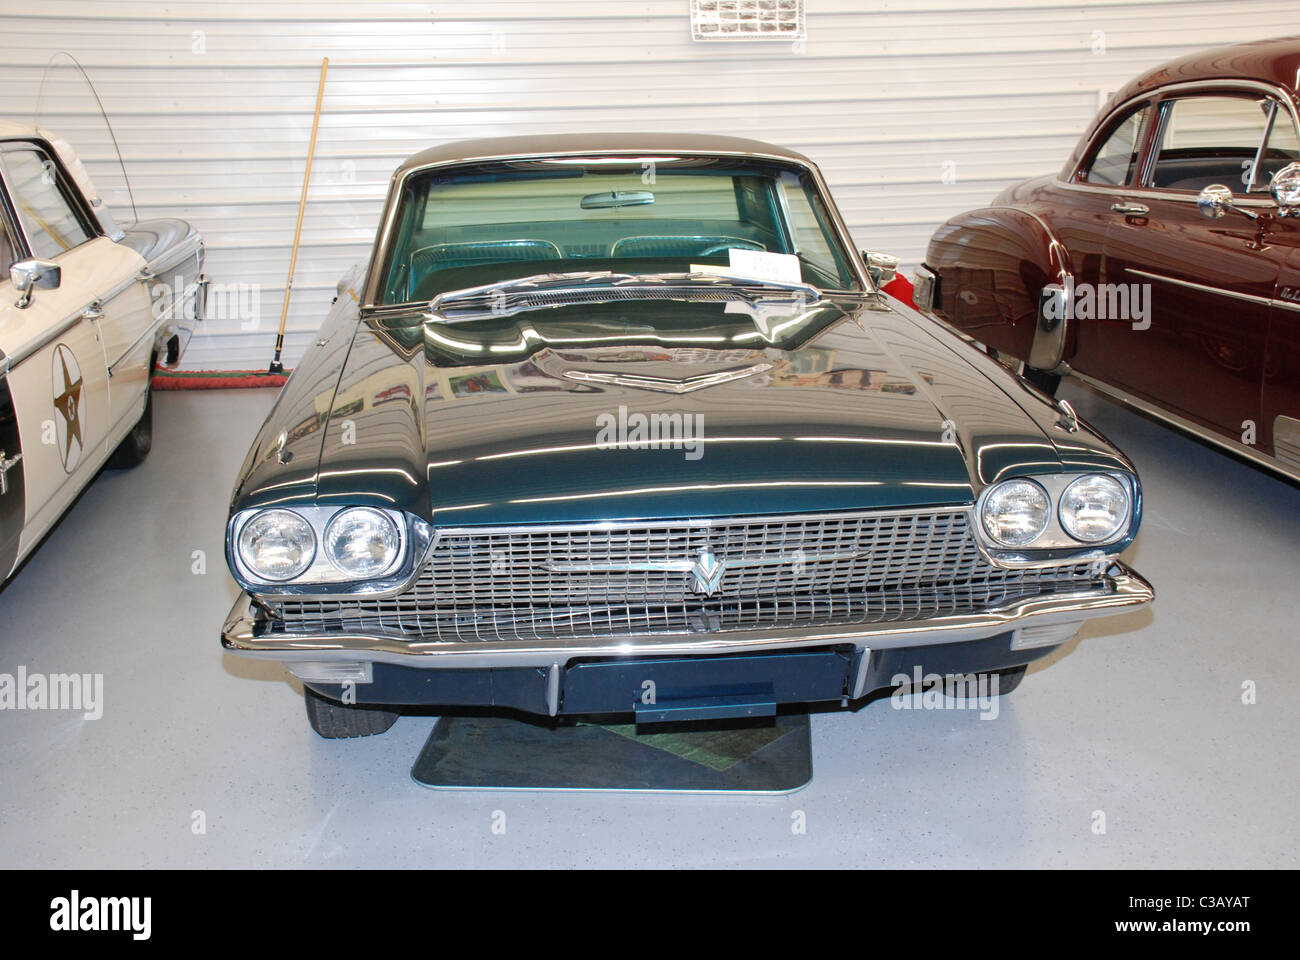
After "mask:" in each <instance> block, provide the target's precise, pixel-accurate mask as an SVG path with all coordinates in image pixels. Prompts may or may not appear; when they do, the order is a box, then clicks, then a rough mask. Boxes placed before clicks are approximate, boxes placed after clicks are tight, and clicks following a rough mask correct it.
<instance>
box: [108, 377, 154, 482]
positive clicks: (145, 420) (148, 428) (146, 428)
mask: <svg viewBox="0 0 1300 960" xmlns="http://www.w3.org/2000/svg"><path fill="white" fill-rule="evenodd" d="M152 449H153V384H152V383H150V385H149V387H147V388H146V393H145V400H144V413H142V414H140V419H139V420H138V421H136V424H135V426H134V427H132V428H131V432H130V433H128V434H127V435H126V436H125V437H123V438H122V442H121V443H119V444H118V445H117V449H116V450H114V451H113V455H112V456H111V457H110V458H109V460H108V466H109V469H111V470H127V469H129V468H131V467H137V466H139V465H140V464H142V463H144V458H145V457H147V456H149V451H150V450H152Z"/></svg>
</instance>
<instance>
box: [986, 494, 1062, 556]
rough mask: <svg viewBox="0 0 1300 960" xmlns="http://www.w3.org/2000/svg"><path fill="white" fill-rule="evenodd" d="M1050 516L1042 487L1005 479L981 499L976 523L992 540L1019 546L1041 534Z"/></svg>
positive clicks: (1050, 507)
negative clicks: (982, 525)
mask: <svg viewBox="0 0 1300 960" xmlns="http://www.w3.org/2000/svg"><path fill="white" fill-rule="evenodd" d="M1051 516H1052V504H1051V501H1049V500H1048V499H1047V491H1046V490H1044V489H1043V488H1042V487H1041V486H1039V485H1038V484H1037V483H1035V482H1034V481H1032V480H1007V481H1005V482H1003V483H999V484H998V485H997V486H996V487H994V488H993V489H992V490H990V491H989V493H988V495H987V496H986V497H985V498H984V506H983V508H982V509H981V511H980V522H981V523H983V524H984V532H985V533H987V534H988V535H989V539H990V540H992V541H993V542H994V543H998V544H1001V545H1002V546H1004V547H1023V546H1025V545H1027V544H1030V543H1033V542H1034V541H1035V540H1037V539H1038V538H1039V537H1040V536H1042V534H1043V531H1044V530H1046V529H1047V521H1048V520H1049V519H1050V518H1051Z"/></svg>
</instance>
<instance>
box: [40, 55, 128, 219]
mask: <svg viewBox="0 0 1300 960" xmlns="http://www.w3.org/2000/svg"><path fill="white" fill-rule="evenodd" d="M59 57H67V58H68V59H69V60H71V61H72V65H73V66H74V67H76V68H77V71H78V72H79V73H80V74H81V79H83V80H85V81H86V86H88V87H90V94H91V96H93V97H94V98H95V104H96V105H97V106H98V107H99V115H100V116H101V117H103V118H104V126H106V127H108V136H109V138H110V139H111V140H112V141H113V150H114V152H116V153H117V165H118V166H119V167H121V168H122V179H123V180H124V181H125V182H126V195H127V196H128V197H130V199H131V216H132V217H134V218H135V219H134V220H133V221H132V225H133V226H134V225H135V224H137V223H139V222H140V213H139V211H137V210H136V208H135V191H134V190H132V189H131V178H130V177H128V176H127V175H126V164H125V163H123V162H122V148H121V147H119V146H118V145H117V133H116V132H115V131H114V130H113V124H112V123H111V122H110V121H109V119H108V112H107V111H106V110H105V109H104V101H102V100H100V99H99V91H98V90H96V89H95V85H94V84H93V83H91V81H90V76H89V74H87V73H86V68H85V67H83V66H82V65H81V64H80V63H78V62H77V58H76V57H74V56H73V55H72V54H70V53H68V52H67V51H66V50H60V51H59V52H58V53H56V54H55V55H54V56H52V57H50V59H49V60H48V61H46V63H45V71H44V72H43V73H42V74H41V87H40V89H39V90H38V91H37V93H36V110H35V112H34V113H33V114H32V123H33V124H37V123H39V122H40V117H41V104H42V103H43V102H44V100H45V81H46V80H48V79H49V77H50V67H52V66H54V61H55V60H57V59H59Z"/></svg>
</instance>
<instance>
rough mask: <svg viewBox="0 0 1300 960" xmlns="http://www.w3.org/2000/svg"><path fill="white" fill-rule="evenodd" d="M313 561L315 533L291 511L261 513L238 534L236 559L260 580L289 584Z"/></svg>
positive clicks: (266, 511)
mask: <svg viewBox="0 0 1300 960" xmlns="http://www.w3.org/2000/svg"><path fill="white" fill-rule="evenodd" d="M315 557H316V533H315V532H314V531H313V530H312V528H311V524H309V523H308V522H307V521H306V520H304V519H303V518H302V517H300V516H298V514H296V513H294V512H293V511H292V510H264V511H263V512H261V513H259V514H257V516H255V517H253V518H252V519H251V520H249V521H248V522H247V523H245V524H244V527H243V529H242V530H240V531H239V559H240V561H241V562H242V563H243V564H244V566H245V567H247V568H248V570H249V572H250V573H252V574H253V575H254V576H257V577H260V578H261V579H263V580H273V581H280V580H292V579H293V578H294V577H296V576H298V575H299V574H300V573H302V572H303V571H304V570H306V569H307V568H308V567H310V566H311V562H312V560H314V559H315Z"/></svg>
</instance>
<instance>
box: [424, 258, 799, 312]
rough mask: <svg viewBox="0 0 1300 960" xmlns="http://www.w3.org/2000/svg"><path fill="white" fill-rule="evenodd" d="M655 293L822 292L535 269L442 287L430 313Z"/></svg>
mask: <svg viewBox="0 0 1300 960" xmlns="http://www.w3.org/2000/svg"><path fill="white" fill-rule="evenodd" d="M656 299H665V300H690V299H709V300H728V301H735V302H742V303H750V304H758V303H795V304H803V305H809V304H813V303H816V302H818V301H820V300H821V299H822V294H821V291H820V290H818V289H817V288H816V287H814V286H813V285H812V284H809V283H794V282H790V281H783V280H759V279H755V278H753V277H740V276H734V275H731V274H724V273H704V272H696V273H614V272H613V271H611V270H591V271H579V272H574V273H538V274H534V275H532V276H528V277H519V278H516V279H513V280H502V281H499V282H497V283H489V284H485V285H483V286H479V287H466V288H465V289H463V290H450V291H448V292H447V293H441V294H439V295H438V296H436V297H434V298H433V299H432V300H430V301H429V314H428V318H429V319H431V320H435V321H437V322H439V323H445V324H455V323H465V322H468V321H471V320H478V319H481V318H483V317H508V316H512V315H514V314H516V313H521V312H523V311H527V310H546V309H554V308H556V307H564V306H568V305H570V304H574V303H611V302H614V301H619V300H656Z"/></svg>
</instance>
